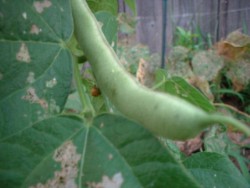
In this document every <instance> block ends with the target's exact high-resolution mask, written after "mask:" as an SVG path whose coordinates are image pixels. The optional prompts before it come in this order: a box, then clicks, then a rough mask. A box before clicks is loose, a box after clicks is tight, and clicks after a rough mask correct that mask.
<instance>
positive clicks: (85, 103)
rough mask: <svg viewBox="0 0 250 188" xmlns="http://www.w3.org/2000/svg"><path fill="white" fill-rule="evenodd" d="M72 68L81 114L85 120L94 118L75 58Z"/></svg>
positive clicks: (93, 110)
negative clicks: (80, 104)
mask: <svg viewBox="0 0 250 188" xmlns="http://www.w3.org/2000/svg"><path fill="white" fill-rule="evenodd" d="M73 66H74V80H75V84H76V88H77V91H78V94H79V97H80V101H81V103H82V107H83V109H82V113H83V114H84V117H85V118H87V119H89V118H92V117H94V116H95V109H94V107H93V105H92V104H91V101H90V98H89V95H88V94H87V93H86V88H85V86H84V85H83V84H82V80H81V74H80V70H79V67H78V63H77V61H76V59H75V58H74V63H73Z"/></svg>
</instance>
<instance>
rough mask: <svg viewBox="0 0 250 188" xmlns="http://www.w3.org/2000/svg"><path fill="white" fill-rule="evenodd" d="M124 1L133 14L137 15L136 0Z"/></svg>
mask: <svg viewBox="0 0 250 188" xmlns="http://www.w3.org/2000/svg"><path fill="white" fill-rule="evenodd" d="M124 2H125V3H126V4H127V5H128V7H129V8H130V10H131V11H132V12H133V14H134V16H136V15H137V10H136V1H135V0H124Z"/></svg>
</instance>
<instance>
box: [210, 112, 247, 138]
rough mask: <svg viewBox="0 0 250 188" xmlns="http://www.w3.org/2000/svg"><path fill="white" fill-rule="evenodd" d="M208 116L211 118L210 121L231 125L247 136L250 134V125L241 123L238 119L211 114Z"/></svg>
mask: <svg viewBox="0 0 250 188" xmlns="http://www.w3.org/2000/svg"><path fill="white" fill-rule="evenodd" d="M210 118H211V121H213V122H215V123H222V124H226V125H230V126H233V127H235V128H236V129H238V130H239V131H242V132H243V133H245V134H246V135H247V136H250V127H248V126H247V125H245V124H243V123H241V122H240V121H238V120H236V119H234V118H232V117H228V116H223V115H218V114H212V115H211V116H210Z"/></svg>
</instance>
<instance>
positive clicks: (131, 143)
mask: <svg viewBox="0 0 250 188" xmlns="http://www.w3.org/2000/svg"><path fill="white" fill-rule="evenodd" d="M43 2H44V4H43V3H42V2H40V1H39V2H35V1H34V2H31V1H25V0H19V1H15V3H13V2H11V1H1V2H0V23H1V24H0V49H1V53H0V151H1V155H0V184H1V186H2V187H8V188H12V187H13V188H16V187H31V186H37V187H38V186H42V185H44V186H48V187H57V186H61V187H66V185H67V186H71V187H94V186H97V185H99V186H100V185H102V186H103V185H104V184H105V182H106V183H107V182H108V183H109V185H110V187H111V186H116V187H211V186H215V187H227V186H228V185H230V186H235V187H243V188H244V187H249V185H248V184H247V182H246V180H245V179H244V178H243V176H242V175H241V174H240V172H239V171H238V170H237V169H236V168H235V167H234V166H233V164H232V163H231V162H230V161H229V160H228V158H226V157H225V156H224V155H222V154H217V153H213V151H211V153H206V152H204V153H201V154H197V155H194V156H192V157H189V158H187V159H186V160H185V161H184V162H179V161H177V160H176V158H175V157H173V155H172V153H171V151H169V149H168V148H167V147H165V146H164V145H163V144H162V142H160V141H159V140H158V139H157V138H156V137H155V136H153V135H152V133H151V132H149V131H148V130H146V129H145V128H143V127H142V126H141V125H139V124H137V123H135V122H133V121H131V120H128V119H127V118H125V117H122V116H119V115H116V114H111V113H105V114H101V115H98V116H95V117H91V118H89V116H87V115H86V112H89V111H88V110H86V111H84V109H88V107H89V106H88V105H93V103H95V102H94V101H96V100H99V102H96V105H94V114H92V115H95V113H99V112H102V111H107V110H110V109H112V106H109V104H108V101H105V100H103V99H102V98H101V97H100V96H99V97H97V98H94V97H92V96H90V93H89V91H90V89H91V86H92V85H93V83H91V82H92V81H93V82H94V80H92V79H90V80H91V81H89V80H87V79H86V77H85V79H84V80H82V77H81V76H80V71H79V66H78V64H77V62H75V56H82V55H83V53H82V52H79V51H78V50H79V49H77V48H75V47H76V46H77V42H76V41H74V38H73V37H72V34H73V21H72V12H71V6H70V4H69V1H66V0H63V1H56V0H51V1H43ZM59 2H60V3H59ZM89 4H90V5H91V7H92V8H93V9H94V10H106V11H107V10H108V11H110V12H111V13H112V14H114V15H115V13H116V9H114V7H116V5H117V1H101V2H96V1H89ZM96 15H97V17H99V19H100V20H102V21H103V22H104V27H103V31H104V33H105V34H106V37H107V39H108V40H109V42H110V43H111V41H114V40H115V38H116V34H115V30H116V23H115V21H114V17H112V16H110V15H109V14H108V13H106V12H105V13H103V12H98V13H97V14H96ZM83 24H84V23H83ZM108 25H109V27H108ZM70 39H71V42H69V41H70ZM72 40H73V41H72ZM69 43H70V44H71V45H70V44H69ZM69 46H70V49H69ZM72 46H73V47H72ZM72 48H74V50H75V51H74V50H72ZM72 52H73V53H72ZM74 52H75V53H74ZM97 55H98V54H97ZM72 76H73V77H74V84H72ZM159 77H160V78H159V83H160V82H162V81H163V80H164V81H163V82H162V85H159V87H158V89H159V88H162V89H163V90H166V85H168V86H169V88H170V89H169V90H168V91H169V92H171V91H172V93H173V94H180V96H182V95H183V94H184V95H185V98H187V99H188V100H189V101H193V103H195V104H196V105H198V106H199V105H200V106H201V107H203V108H204V109H206V110H208V111H210V110H213V107H212V106H211V104H210V103H209V102H208V101H207V100H206V99H205V98H204V97H203V96H202V95H201V94H200V93H198V92H197V91H196V90H195V89H194V88H193V87H191V86H189V85H188V84H187V83H186V82H185V81H183V80H182V79H180V78H173V79H172V80H170V81H166V77H165V76H159ZM76 87H77V89H78V90H77V89H76ZM79 88H80V89H79ZM174 88H178V89H177V90H174ZM181 93H183V94H181ZM83 100H86V103H82V101H83ZM80 102H81V103H80ZM82 104H85V105H86V106H84V105H82ZM103 105H105V108H104V110H103V108H101V107H100V106H103ZM98 106H99V107H98ZM90 108H93V106H92V107H90ZM92 110H93V109H92ZM90 111H91V109H90ZM211 167H212V168H211ZM215 174H216V176H215ZM207 180H209V181H207Z"/></svg>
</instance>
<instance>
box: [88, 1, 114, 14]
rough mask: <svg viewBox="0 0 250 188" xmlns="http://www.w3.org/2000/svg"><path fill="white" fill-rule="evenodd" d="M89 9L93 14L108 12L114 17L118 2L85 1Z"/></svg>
mask: <svg viewBox="0 0 250 188" xmlns="http://www.w3.org/2000/svg"><path fill="white" fill-rule="evenodd" d="M87 3H88V5H89V7H90V9H91V10H92V11H93V12H98V11H108V12H110V13H112V14H113V15H114V16H116V15H117V13H118V2H117V0H106V1H103V0H87Z"/></svg>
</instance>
